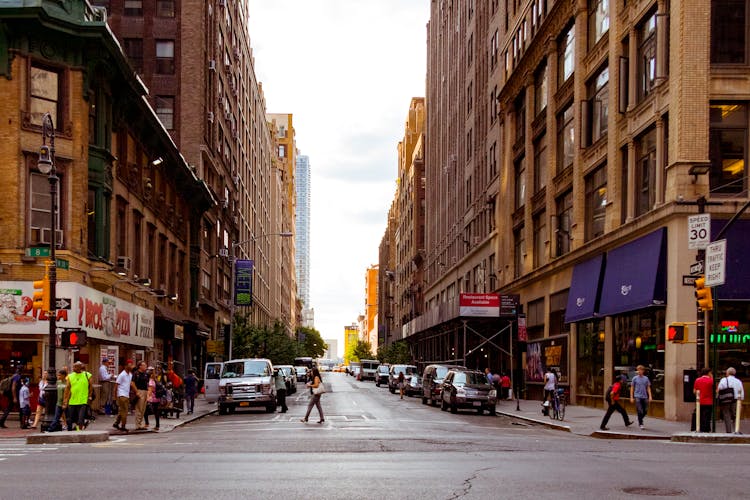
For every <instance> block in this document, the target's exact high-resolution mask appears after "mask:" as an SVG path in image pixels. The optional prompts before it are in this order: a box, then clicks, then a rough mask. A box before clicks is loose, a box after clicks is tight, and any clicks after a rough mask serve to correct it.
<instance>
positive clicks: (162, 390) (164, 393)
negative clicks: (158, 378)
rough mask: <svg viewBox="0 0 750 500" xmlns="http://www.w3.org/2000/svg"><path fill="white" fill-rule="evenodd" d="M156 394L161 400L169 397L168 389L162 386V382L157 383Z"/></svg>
mask: <svg viewBox="0 0 750 500" xmlns="http://www.w3.org/2000/svg"><path fill="white" fill-rule="evenodd" d="M154 394H155V395H156V397H157V398H159V399H161V398H165V397H167V388H166V387H164V384H162V383H161V382H157V383H156V388H155V389H154Z"/></svg>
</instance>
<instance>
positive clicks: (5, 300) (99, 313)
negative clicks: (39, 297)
mask: <svg viewBox="0 0 750 500" xmlns="http://www.w3.org/2000/svg"><path fill="white" fill-rule="evenodd" d="M56 292H57V293H56V295H57V304H58V307H59V309H57V312H56V320H57V327H58V328H83V329H85V330H86V334H87V336H88V338H90V339H99V340H109V341H116V342H125V343H128V344H133V345H139V346H144V347H151V346H153V344H154V312H153V311H151V310H149V309H146V308H144V307H140V306H137V305H135V304H133V303H132V302H128V301H126V300H122V299H119V298H117V297H113V296H112V295H107V294H106V293H102V292H100V291H98V290H95V289H93V288H89V287H87V286H83V285H81V284H79V283H71V282H66V281H63V282H58V283H57V288H56ZM33 296H34V286H33V284H32V282H31V281H0V333H11V334H36V335H39V334H42V335H44V334H48V333H49V318H48V317H47V314H46V313H44V312H41V311H35V310H34V309H33V308H32V302H33V299H32V297H33Z"/></svg>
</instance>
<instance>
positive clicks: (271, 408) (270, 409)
mask: <svg viewBox="0 0 750 500" xmlns="http://www.w3.org/2000/svg"><path fill="white" fill-rule="evenodd" d="M275 411H276V405H275V404H274V405H268V406H266V413H273V412H275Z"/></svg>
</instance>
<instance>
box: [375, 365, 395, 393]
mask: <svg viewBox="0 0 750 500" xmlns="http://www.w3.org/2000/svg"><path fill="white" fill-rule="evenodd" d="M390 366H391V365H389V364H388V363H381V364H380V365H378V368H377V370H375V385H376V386H378V387H380V384H385V385H388V369H389V368H390Z"/></svg>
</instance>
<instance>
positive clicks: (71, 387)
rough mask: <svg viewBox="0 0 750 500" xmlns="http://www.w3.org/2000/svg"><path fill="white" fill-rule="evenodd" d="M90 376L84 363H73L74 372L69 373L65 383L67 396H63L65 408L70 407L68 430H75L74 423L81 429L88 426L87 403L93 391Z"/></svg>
mask: <svg viewBox="0 0 750 500" xmlns="http://www.w3.org/2000/svg"><path fill="white" fill-rule="evenodd" d="M90 377H91V375H89V374H88V373H87V372H85V371H83V363H81V362H80V361H76V362H75V363H74V364H73V372H72V373H70V374H69V375H68V379H67V383H66V385H65V396H64V398H63V409H65V408H67V409H68V417H67V421H68V430H69V431H72V430H73V424H74V423H75V424H76V427H77V429H78V430H79V431H82V430H83V429H85V428H86V425H85V420H86V405H88V402H89V398H90V397H91V394H92V392H93V387H92V386H91V383H90V380H89V379H90Z"/></svg>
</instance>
